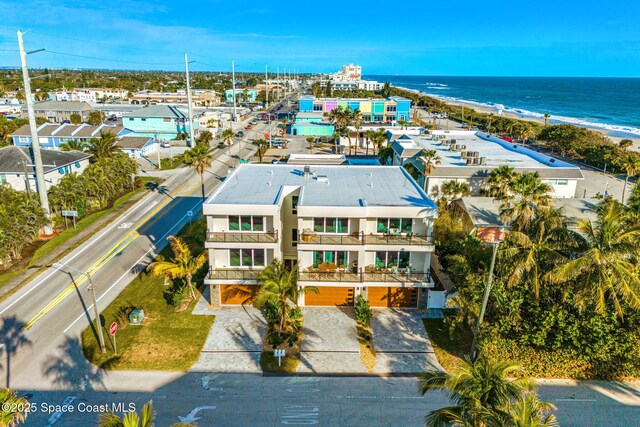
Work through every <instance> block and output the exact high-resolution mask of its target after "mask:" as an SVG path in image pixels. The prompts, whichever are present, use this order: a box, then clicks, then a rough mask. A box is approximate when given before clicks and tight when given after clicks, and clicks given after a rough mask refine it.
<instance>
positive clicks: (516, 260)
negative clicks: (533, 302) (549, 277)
mask: <svg viewBox="0 0 640 427" xmlns="http://www.w3.org/2000/svg"><path fill="white" fill-rule="evenodd" d="M578 240H579V237H578V236H576V234H575V233H574V232H573V231H570V230H569V229H567V228H566V218H565V217H564V215H563V214H562V211H561V210H560V209H553V208H552V209H547V210H541V211H538V212H537V213H536V217H535V219H534V221H533V222H532V223H531V226H530V227H529V228H528V229H527V230H525V231H517V230H512V231H510V232H509V233H508V234H507V237H506V241H505V243H504V245H503V248H504V249H502V250H501V251H500V257H501V258H502V259H503V260H504V261H506V262H507V263H508V265H510V266H512V267H513V271H512V272H511V274H510V276H509V279H508V284H509V285H510V286H515V285H518V284H521V283H523V282H525V283H526V284H527V285H529V286H530V287H531V290H532V291H533V293H534V295H535V296H536V298H537V297H538V296H539V295H540V284H541V282H542V280H541V279H542V276H543V272H544V269H545V267H546V266H549V265H557V264H558V263H559V262H561V261H562V260H563V259H564V256H563V254H562V250H565V249H567V248H573V247H576V246H577V243H578Z"/></svg>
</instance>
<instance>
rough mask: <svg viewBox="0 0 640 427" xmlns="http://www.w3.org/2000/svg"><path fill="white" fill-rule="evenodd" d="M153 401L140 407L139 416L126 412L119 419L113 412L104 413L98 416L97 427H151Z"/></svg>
mask: <svg viewBox="0 0 640 427" xmlns="http://www.w3.org/2000/svg"><path fill="white" fill-rule="evenodd" d="M155 416H156V414H155V412H153V401H151V400H150V401H148V402H147V403H145V404H144V406H143V407H142V411H140V415H138V413H137V412H127V413H125V414H124V415H123V417H122V418H120V417H119V416H118V415H116V414H114V413H113V412H104V413H102V414H100V415H99V416H98V427H153V419H154V418H155Z"/></svg>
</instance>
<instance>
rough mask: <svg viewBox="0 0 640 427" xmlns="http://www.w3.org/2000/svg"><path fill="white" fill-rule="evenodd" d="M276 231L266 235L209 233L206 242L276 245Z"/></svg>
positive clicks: (257, 233) (258, 233)
mask: <svg viewBox="0 0 640 427" xmlns="http://www.w3.org/2000/svg"><path fill="white" fill-rule="evenodd" d="M277 241H278V231H271V232H268V233H260V232H256V233H243V232H233V231H209V232H207V242H216V243H276V242H277Z"/></svg>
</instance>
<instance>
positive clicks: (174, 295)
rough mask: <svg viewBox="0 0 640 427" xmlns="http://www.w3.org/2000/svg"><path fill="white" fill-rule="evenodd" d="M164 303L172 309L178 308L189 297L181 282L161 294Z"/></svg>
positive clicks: (187, 290) (185, 287)
mask: <svg viewBox="0 0 640 427" xmlns="http://www.w3.org/2000/svg"><path fill="white" fill-rule="evenodd" d="M163 296H164V299H165V301H167V304H169V305H170V306H172V307H178V306H180V305H181V304H182V303H183V302H184V301H185V299H186V298H187V297H188V296H189V289H188V288H187V286H186V285H185V284H184V283H183V282H182V281H177V282H175V283H174V284H173V285H171V287H170V288H169V289H167V290H166V291H164V293H163Z"/></svg>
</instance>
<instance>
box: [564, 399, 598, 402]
mask: <svg viewBox="0 0 640 427" xmlns="http://www.w3.org/2000/svg"><path fill="white" fill-rule="evenodd" d="M556 402H597V400H596V399H556Z"/></svg>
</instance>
